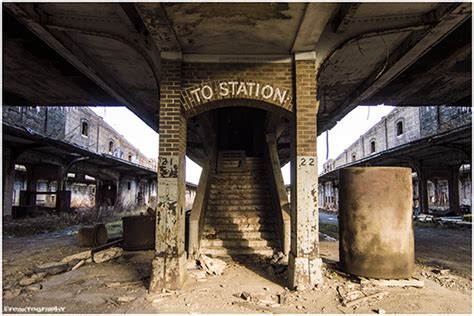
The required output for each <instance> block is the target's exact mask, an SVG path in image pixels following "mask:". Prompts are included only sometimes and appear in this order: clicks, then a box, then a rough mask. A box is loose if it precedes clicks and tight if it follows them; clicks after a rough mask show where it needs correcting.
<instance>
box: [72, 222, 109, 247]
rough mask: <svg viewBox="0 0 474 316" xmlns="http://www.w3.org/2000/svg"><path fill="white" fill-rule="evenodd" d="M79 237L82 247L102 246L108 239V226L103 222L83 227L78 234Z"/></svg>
mask: <svg viewBox="0 0 474 316" xmlns="http://www.w3.org/2000/svg"><path fill="white" fill-rule="evenodd" d="M77 239H78V241H79V246H81V247H98V246H102V245H104V244H106V243H107V240H108V235H107V228H106V227H105V225H104V224H102V223H99V224H95V225H94V226H85V227H81V228H80V229H79V232H78V234H77Z"/></svg>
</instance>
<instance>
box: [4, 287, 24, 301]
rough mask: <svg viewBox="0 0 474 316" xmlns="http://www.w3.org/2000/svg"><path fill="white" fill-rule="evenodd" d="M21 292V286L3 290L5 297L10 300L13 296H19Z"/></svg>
mask: <svg viewBox="0 0 474 316" xmlns="http://www.w3.org/2000/svg"><path fill="white" fill-rule="evenodd" d="M20 294H21V289H19V288H16V289H10V290H6V291H3V298H4V299H6V300H10V299H12V298H15V297H17V296H18V295H20Z"/></svg>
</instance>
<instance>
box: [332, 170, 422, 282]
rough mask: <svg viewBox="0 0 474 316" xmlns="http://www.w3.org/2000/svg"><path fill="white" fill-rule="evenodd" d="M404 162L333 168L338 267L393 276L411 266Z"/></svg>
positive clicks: (408, 186)
mask: <svg viewBox="0 0 474 316" xmlns="http://www.w3.org/2000/svg"><path fill="white" fill-rule="evenodd" d="M412 194H413V193H412V179H411V169H410V168H399V167H354V168H345V169H342V170H341V171H340V173H339V260H340V266H341V269H342V270H343V271H344V272H347V273H350V274H354V275H357V276H363V277H370V278H380V279H398V278H408V277H411V276H412V274H413V272H414V268H415V251H414V237H413V226H412V201H413V199H412Z"/></svg>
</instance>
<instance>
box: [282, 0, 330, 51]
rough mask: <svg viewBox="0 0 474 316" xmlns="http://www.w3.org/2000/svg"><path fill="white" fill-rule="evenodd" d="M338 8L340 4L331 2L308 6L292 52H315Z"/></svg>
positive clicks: (312, 3) (309, 4)
mask: <svg viewBox="0 0 474 316" xmlns="http://www.w3.org/2000/svg"><path fill="white" fill-rule="evenodd" d="M338 7H339V4H338V3H329V2H325V3H324V2H323V3H317V2H311V3H308V4H306V8H305V11H304V14H303V17H302V19H301V21H300V25H299V27H298V31H297V33H296V35H295V38H294V40H293V45H292V48H291V52H292V53H294V52H303V51H311V50H314V49H315V47H316V45H317V43H318V41H319V38H320V37H321V35H322V34H323V32H324V29H325V28H326V25H327V24H328V22H329V20H330V19H331V17H332V16H333V15H334V13H335V12H336V10H337V8H338Z"/></svg>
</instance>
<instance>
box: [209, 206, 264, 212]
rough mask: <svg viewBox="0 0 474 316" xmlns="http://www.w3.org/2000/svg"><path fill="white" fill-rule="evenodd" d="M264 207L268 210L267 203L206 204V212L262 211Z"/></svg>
mask: <svg viewBox="0 0 474 316" xmlns="http://www.w3.org/2000/svg"><path fill="white" fill-rule="evenodd" d="M265 209H267V210H269V207H268V205H264V204H252V205H208V207H207V214H212V213H214V212H229V211H230V212H247V211H254V212H255V211H258V212H263V211H264V210H265Z"/></svg>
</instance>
